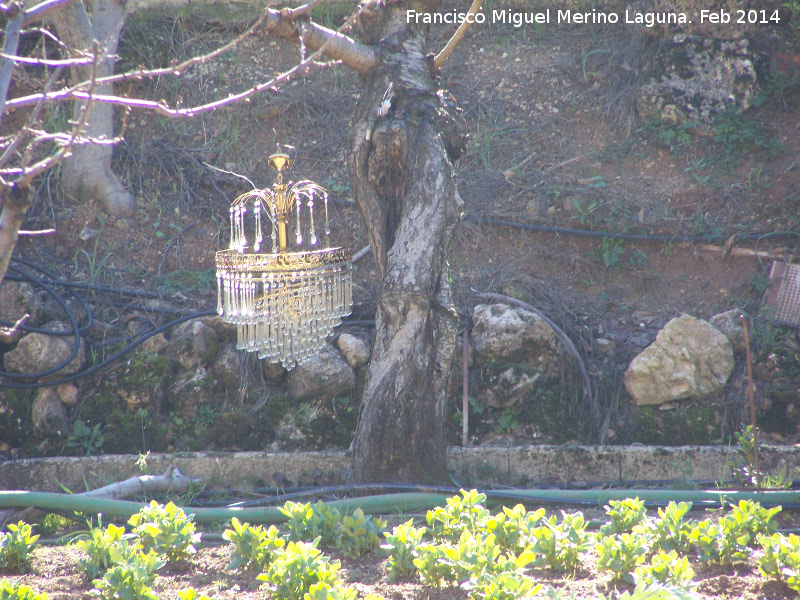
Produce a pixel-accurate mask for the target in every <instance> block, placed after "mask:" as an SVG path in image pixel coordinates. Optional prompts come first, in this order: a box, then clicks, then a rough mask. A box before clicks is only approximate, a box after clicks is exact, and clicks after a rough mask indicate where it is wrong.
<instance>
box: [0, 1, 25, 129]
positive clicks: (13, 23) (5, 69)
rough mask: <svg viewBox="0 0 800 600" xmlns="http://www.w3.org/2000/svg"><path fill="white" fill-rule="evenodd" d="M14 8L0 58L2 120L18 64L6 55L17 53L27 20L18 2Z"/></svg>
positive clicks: (13, 5) (0, 113) (0, 110)
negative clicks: (21, 33)
mask: <svg viewBox="0 0 800 600" xmlns="http://www.w3.org/2000/svg"><path fill="white" fill-rule="evenodd" d="M11 6H12V9H13V8H16V11H17V12H16V14H14V16H12V17H11V18H9V19H8V22H7V23H6V35H5V38H4V40H3V54H4V55H5V56H3V58H2V60H0V122H2V118H3V110H4V108H5V105H6V98H7V97H8V88H9V86H10V85H11V76H12V75H13V74H14V67H15V66H16V64H15V63H14V61H13V60H11V59H9V58H6V56H13V55H15V54H16V53H17V47H18V46H19V32H20V31H21V30H22V23H23V21H24V20H25V12H24V11H23V10H22V8H20V7H19V6H18V5H17V4H12V5H11Z"/></svg>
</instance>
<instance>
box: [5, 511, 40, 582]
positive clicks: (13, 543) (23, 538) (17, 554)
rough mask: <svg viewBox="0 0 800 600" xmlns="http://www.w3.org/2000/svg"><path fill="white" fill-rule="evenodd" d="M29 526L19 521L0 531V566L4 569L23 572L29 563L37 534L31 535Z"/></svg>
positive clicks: (37, 537)
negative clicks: (4, 531)
mask: <svg viewBox="0 0 800 600" xmlns="http://www.w3.org/2000/svg"><path fill="white" fill-rule="evenodd" d="M32 533H33V530H32V529H31V526H30V525H28V524H27V523H25V522H24V521H20V522H19V523H17V524H16V525H14V524H13V523H11V524H9V525H8V531H7V532H6V533H0V566H2V568H4V569H9V570H12V571H16V572H18V573H24V572H25V570H26V569H27V567H28V565H29V564H30V559H31V557H30V554H31V550H33V548H34V546H36V542H37V540H38V539H39V536H38V535H31V534H32Z"/></svg>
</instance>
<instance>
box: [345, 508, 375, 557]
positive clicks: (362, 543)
mask: <svg viewBox="0 0 800 600" xmlns="http://www.w3.org/2000/svg"><path fill="white" fill-rule="evenodd" d="M385 527H386V521H384V520H383V519H381V518H379V517H373V516H371V515H365V514H364V511H363V510H361V509H360V508H357V509H356V510H355V511H354V512H353V514H352V515H346V516H344V517H342V520H341V522H340V523H339V528H338V535H337V536H336V547H337V548H339V549H340V550H341V551H342V554H344V555H345V556H349V557H359V556H361V555H362V554H365V553H367V552H373V551H374V550H376V549H377V548H378V547H379V546H380V544H381V541H380V537H379V536H380V534H381V533H383V529H384V528H385Z"/></svg>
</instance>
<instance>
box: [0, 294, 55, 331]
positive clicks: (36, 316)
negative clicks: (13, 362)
mask: <svg viewBox="0 0 800 600" xmlns="http://www.w3.org/2000/svg"><path fill="white" fill-rule="evenodd" d="M26 314H27V315H30V316H29V317H28V318H27V319H25V321H24V324H25V325H29V326H32V327H36V326H38V325H41V323H42V319H43V318H44V303H43V302H42V301H41V299H40V298H39V296H37V295H36V290H35V288H34V287H33V286H32V285H31V284H30V283H26V282H16V281H5V282H3V285H0V318H2V319H3V320H5V321H9V322H10V323H11V324H12V325H13V324H14V323H16V322H17V321H18V320H19V319H21V318H22V317H23V316H24V315H26ZM23 334H24V331H22V330H20V329H18V330H16V333H14V334H12V336H13V337H9V338H8V339H0V342H3V343H9V344H14V343H16V342H17V341H18V340H19V339H20V338H21V337H22V336H23Z"/></svg>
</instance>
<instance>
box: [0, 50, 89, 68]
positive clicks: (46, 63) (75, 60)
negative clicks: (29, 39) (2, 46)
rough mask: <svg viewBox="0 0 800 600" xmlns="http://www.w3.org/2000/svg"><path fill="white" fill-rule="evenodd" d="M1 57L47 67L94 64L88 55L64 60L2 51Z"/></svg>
mask: <svg viewBox="0 0 800 600" xmlns="http://www.w3.org/2000/svg"><path fill="white" fill-rule="evenodd" d="M0 58H7V59H8V60H13V61H14V62H15V63H23V64H26V65H32V66H40V65H44V66H47V67H61V66H66V67H72V66H75V65H90V64H92V60H93V59H92V57H91V56H87V57H85V58H67V59H64V60H49V59H43V58H26V57H24V56H11V55H7V54H3V53H2V52H0Z"/></svg>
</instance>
